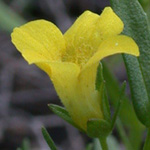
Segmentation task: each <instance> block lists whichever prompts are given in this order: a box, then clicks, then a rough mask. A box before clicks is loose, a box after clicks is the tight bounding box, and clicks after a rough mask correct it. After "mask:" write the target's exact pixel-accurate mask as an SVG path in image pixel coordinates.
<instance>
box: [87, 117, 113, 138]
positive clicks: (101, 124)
mask: <svg viewBox="0 0 150 150" xmlns="http://www.w3.org/2000/svg"><path fill="white" fill-rule="evenodd" d="M110 132H111V124H110V123H109V122H107V121H106V120H103V119H90V120H89V121H88V122H87V134H88V136H89V137H92V138H93V137H107V136H108V135H109V133H110Z"/></svg>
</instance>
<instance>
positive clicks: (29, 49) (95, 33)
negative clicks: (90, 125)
mask: <svg viewBox="0 0 150 150" xmlns="http://www.w3.org/2000/svg"><path fill="white" fill-rule="evenodd" d="M123 26H124V25H123V22H122V21H121V20H120V18H119V17H118V16H117V15H116V14H115V13H114V12H113V10H112V9H111V8H110V7H106V8H105V9H104V11H103V12H102V14H101V15H100V16H99V15H97V14H95V13H92V12H90V11H85V12H84V13H83V14H82V15H81V16H80V17H79V18H78V19H77V20H76V21H75V23H74V24H73V25H72V26H71V27H70V29H69V30H68V31H67V32H66V33H65V34H64V35H62V33H61V32H60V30H59V29H58V28H57V27H56V26H55V25H54V24H53V23H51V22H48V21H45V20H37V21H32V22H29V23H27V24H25V25H23V26H21V27H19V28H15V29H14V31H13V33H12V35H11V36H12V42H13V43H14V45H15V46H16V48H17V49H18V50H19V51H20V52H21V53H22V55H23V57H24V58H25V59H26V60H27V61H28V62H29V64H32V63H34V64H36V65H37V66H38V67H40V68H41V69H42V70H44V71H45V72H46V73H47V74H48V75H49V76H50V78H51V80H52V82H53V84H54V87H55V89H56V91H57V93H58V95H59V97H60V99H61V101H62V103H63V104H64V106H65V107H66V109H67V110H68V112H69V114H70V116H71V117H72V119H73V121H74V122H75V123H76V124H77V125H78V126H80V127H81V128H82V129H84V130H86V127H87V125H86V124H87V121H88V120H89V119H90V118H99V119H102V118H103V112H102V110H101V108H100V105H101V99H100V95H99V92H98V91H96V90H95V80H96V74H97V67H98V64H99V61H100V60H101V59H103V58H104V57H106V56H109V55H113V54H116V53H127V54H132V55H135V56H139V50H138V46H137V45H136V43H135V42H134V41H133V40H132V39H131V38H130V37H127V36H125V35H119V34H120V33H121V32H122V30H123Z"/></svg>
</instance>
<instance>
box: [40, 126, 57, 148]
mask: <svg viewBox="0 0 150 150" xmlns="http://www.w3.org/2000/svg"><path fill="white" fill-rule="evenodd" d="M42 134H43V137H44V139H45V141H46V142H47V144H48V146H49V148H50V149H51V150H57V148H56V146H55V144H54V142H53V140H52V138H51V137H50V135H49V133H48V132H47V130H46V129H45V128H44V127H42Z"/></svg>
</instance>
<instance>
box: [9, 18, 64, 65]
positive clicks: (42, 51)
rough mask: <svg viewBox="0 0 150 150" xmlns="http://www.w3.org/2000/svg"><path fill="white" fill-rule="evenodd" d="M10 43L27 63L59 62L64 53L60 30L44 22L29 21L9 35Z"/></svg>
mask: <svg viewBox="0 0 150 150" xmlns="http://www.w3.org/2000/svg"><path fill="white" fill-rule="evenodd" d="M11 37H12V42H13V44H14V45H15V46H16V48H17V49H18V50H19V51H20V52H21V53H22V55H23V57H24V58H25V59H26V60H27V61H28V62H29V63H34V62H39V61H59V60H60V59H61V56H62V53H63V52H64V51H65V41H64V38H63V35H62V33H61V32H60V30H59V29H58V28H57V27H56V26H55V25H54V24H53V23H51V22H48V21H46V20H37V21H31V22H29V23H27V24H25V25H23V26H21V27H19V28H15V29H14V31H13V33H12V34H11Z"/></svg>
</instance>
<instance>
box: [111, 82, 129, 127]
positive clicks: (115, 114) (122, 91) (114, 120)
mask: <svg viewBox="0 0 150 150" xmlns="http://www.w3.org/2000/svg"><path fill="white" fill-rule="evenodd" d="M125 88H126V82H124V83H123V84H122V87H121V90H120V97H119V100H118V105H117V109H116V111H115V113H114V116H113V118H112V124H111V128H112V129H113V127H114V124H115V122H116V119H117V116H118V113H119V110H120V106H121V103H122V100H123V97H124V92H125Z"/></svg>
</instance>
